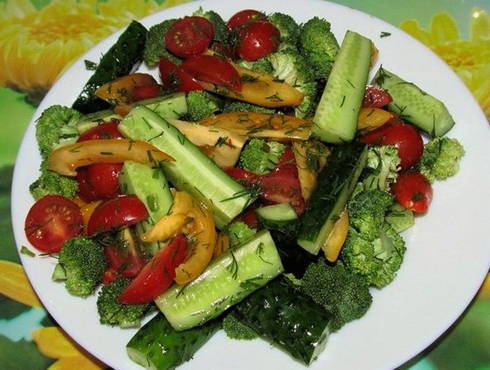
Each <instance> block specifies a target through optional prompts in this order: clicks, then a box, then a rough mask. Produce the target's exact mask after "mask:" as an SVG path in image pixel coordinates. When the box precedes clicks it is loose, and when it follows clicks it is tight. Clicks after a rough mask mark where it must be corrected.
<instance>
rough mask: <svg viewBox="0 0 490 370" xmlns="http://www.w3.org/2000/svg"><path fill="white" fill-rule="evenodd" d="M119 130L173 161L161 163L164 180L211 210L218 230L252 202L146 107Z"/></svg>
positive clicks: (130, 117)
mask: <svg viewBox="0 0 490 370" xmlns="http://www.w3.org/2000/svg"><path fill="white" fill-rule="evenodd" d="M119 130H120V131H121V132H122V133H123V134H124V135H125V136H127V137H129V138H131V139H133V140H143V141H147V142H149V143H151V144H152V145H154V146H155V147H156V148H157V149H159V150H161V151H162V152H165V153H167V154H168V155H170V156H172V157H173V158H174V161H171V162H161V167H162V169H163V171H164V173H165V176H166V177H167V179H168V180H169V181H170V182H171V183H172V184H173V185H174V186H175V187H176V188H177V189H179V190H185V191H187V192H188V193H190V194H191V195H192V196H193V197H194V198H196V199H198V200H200V201H202V202H203V203H205V204H206V206H207V207H208V208H209V209H210V210H211V212H212V213H213V216H214V220H215V222H216V226H218V228H223V227H224V226H226V225H227V224H228V223H229V222H230V221H231V220H232V219H234V218H235V217H236V216H238V215H239V214H240V213H241V212H242V211H243V210H244V209H245V208H246V207H247V206H248V205H249V204H250V203H251V202H252V201H253V199H252V198H251V195H250V192H248V191H247V189H245V188H244V187H243V186H242V185H241V184H239V183H238V182H236V181H235V180H233V179H232V178H231V177H230V176H228V175H227V174H226V173H225V172H224V171H223V170H222V169H221V168H219V167H218V166H217V165H216V164H215V163H214V162H213V160H211V159H210V158H209V157H207V156H206V155H205V154H204V153H202V152H201V150H200V149H199V148H198V147H197V146H196V145H194V144H193V143H192V142H190V141H189V140H188V139H187V138H186V137H185V135H183V134H182V133H181V132H180V131H179V130H178V129H177V128H175V127H174V126H173V125H171V124H170V123H169V122H167V121H166V120H165V119H164V118H162V117H160V116H159V115H158V114H156V113H155V112H153V111H152V110H150V109H148V108H146V107H145V106H140V107H137V108H134V109H133V110H131V112H130V113H129V114H128V115H127V116H126V117H125V118H124V120H122V121H121V123H120V124H119Z"/></svg>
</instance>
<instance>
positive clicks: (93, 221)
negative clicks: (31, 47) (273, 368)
mask: <svg viewBox="0 0 490 370" xmlns="http://www.w3.org/2000/svg"><path fill="white" fill-rule="evenodd" d="M377 55H378V50H377V49H376V46H375V45H374V43H373V42H372V41H371V40H370V39H368V38H366V37H364V36H362V35H360V34H358V33H356V32H354V31H347V32H346V34H345V36H344V38H343V39H342V40H337V39H336V37H335V36H334V34H333V33H332V32H331V30H330V23H329V22H328V21H327V20H326V19H323V18H319V17H314V18H311V19H310V20H308V21H307V22H305V23H302V24H298V23H297V22H296V21H295V20H294V19H293V18H292V17H291V16H290V15H287V14H283V13H278V12H276V13H272V14H266V13H263V12H260V11H258V10H252V9H245V10H242V11H239V12H238V13H236V14H234V15H233V16H232V17H231V18H230V19H228V20H227V21H225V20H223V19H222V17H221V16H220V15H219V14H217V13H216V12H214V11H211V10H203V9H199V10H198V11H196V12H195V13H194V14H191V15H189V16H186V17H183V18H178V19H166V20H163V21H162V22H161V23H159V24H156V25H154V26H152V27H151V28H149V29H148V30H147V29H146V28H145V27H144V26H143V25H142V24H140V23H138V22H136V21H133V22H132V23H131V24H130V25H129V26H128V27H127V29H126V30H125V31H124V32H123V33H122V34H121V36H120V37H119V39H118V40H117V42H116V43H115V44H114V45H113V46H112V47H111V48H110V49H109V50H108V51H107V52H106V53H105V54H104V55H103V57H102V58H101V60H100V61H99V62H98V63H97V64H96V66H95V67H94V72H93V74H92V76H91V77H90V79H89V80H88V81H87V83H86V84H85V85H84V86H81V92H80V94H79V96H78V98H77V99H76V101H75V102H74V103H73V105H72V106H71V107H66V106H61V105H54V106H51V107H49V108H47V109H46V110H44V112H43V113H42V114H41V116H40V117H39V119H38V121H37V123H36V138H37V141H38V146H39V150H40V153H41V157H42V163H41V168H40V175H39V178H38V179H37V180H36V181H35V182H34V183H32V185H31V186H30V191H31V194H32V196H33V198H34V199H35V203H34V204H33V205H32V207H31V208H30V210H29V212H28V214H27V215H26V218H25V234H26V237H27V239H28V240H29V242H30V243H31V244H32V246H33V247H35V248H36V249H37V250H39V251H40V252H41V253H43V254H47V255H49V256H51V257H53V258H57V263H56V267H55V268H54V271H53V274H52V279H53V280H54V281H56V282H59V283H61V284H64V285H65V287H66V290H67V291H68V294H71V295H73V296H77V297H82V298H85V297H88V296H91V295H94V294H95V295H97V311H98V314H99V318H100V323H101V324H102V325H110V326H118V327H121V328H130V327H139V326H140V325H141V322H142V320H145V319H146V318H148V317H150V316H151V315H154V316H153V317H152V318H151V319H150V320H149V321H147V322H146V323H145V324H144V325H143V326H142V327H141V328H140V329H139V330H138V332H137V333H136V334H135V335H134V337H133V338H132V339H131V340H130V341H129V343H128V344H127V353H128V356H129V357H130V358H131V359H132V360H133V361H135V362H136V363H138V364H140V365H142V366H144V367H147V368H156V369H168V368H174V367H176V366H178V365H180V364H182V363H183V362H185V361H187V360H188V359H190V358H191V357H192V356H193V355H194V353H195V352H196V351H197V350H198V349H199V348H200V347H201V346H203V345H204V344H205V343H206V341H207V340H208V339H209V338H211V336H212V335H213V334H214V333H215V332H216V331H218V330H220V329H224V331H225V332H226V334H227V336H228V337H229V338H231V339H235V340H249V339H254V338H257V337H260V338H263V339H265V340H267V341H269V342H270V343H273V344H274V345H275V346H277V347H278V348H280V349H282V350H284V351H286V352H287V353H289V354H290V355H291V356H292V358H294V359H295V360H297V361H299V362H301V363H303V364H305V365H309V364H311V363H312V362H313V361H314V360H315V359H316V358H317V357H318V356H319V355H320V353H321V352H322V351H323V349H324V348H325V344H326V341H327V337H328V336H329V334H330V333H332V332H336V331H338V330H341V328H342V327H343V326H344V325H345V324H347V323H348V322H350V321H353V320H357V319H360V318H361V317H362V316H363V315H364V314H365V313H366V312H367V311H368V310H369V308H370V305H371V303H372V296H371V289H382V288H383V287H385V286H386V285H388V284H390V283H391V282H392V281H393V280H394V279H395V278H396V273H397V271H398V269H399V268H400V266H401V264H402V262H403V258H404V253H405V250H406V247H405V242H404V240H403V236H402V235H401V233H402V232H403V231H405V230H407V229H408V228H410V227H412V226H413V225H414V223H415V220H416V218H417V217H418V216H420V215H423V214H425V213H427V212H430V203H431V200H432V186H431V184H432V183H433V182H434V181H440V180H445V179H446V178H448V177H450V176H453V175H455V174H456V173H457V171H458V169H459V160H460V159H461V157H462V156H463V155H464V149H463V147H462V146H461V144H460V143H459V142H458V141H457V140H456V139H454V138H449V137H447V136H445V135H446V133H448V132H449V131H450V130H451V128H452V127H453V125H454V120H453V119H452V117H451V115H450V114H449V112H448V110H447V108H446V107H445V105H444V104H443V103H442V102H441V101H440V100H438V99H437V98H436V97H434V96H431V95H430V94H428V93H427V92H424V91H423V90H422V89H421V88H419V87H418V86H416V85H414V84H413V83H410V82H408V81H405V80H404V79H403V76H397V75H396V74H394V73H392V72H390V71H389V70H388V69H386V68H384V67H382V66H381V67H380V68H379V69H378V71H377V72H376V73H375V77H374V79H373V80H372V81H369V82H368V75H369V72H370V69H371V67H372V66H373V65H374V63H375V60H376V58H377ZM141 62H143V63H144V64H145V65H146V67H147V68H148V69H150V71H156V70H157V71H158V72H159V73H158V77H155V76H154V75H155V73H153V74H152V73H145V72H143V71H142V70H137V67H138V65H139V64H140V63H141ZM93 64H94V63H88V62H87V67H93ZM114 330H116V329H114Z"/></svg>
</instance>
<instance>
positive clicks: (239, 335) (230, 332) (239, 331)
mask: <svg viewBox="0 0 490 370" xmlns="http://www.w3.org/2000/svg"><path fill="white" fill-rule="evenodd" d="M223 330H224V331H225V333H226V335H227V336H228V338H231V339H242V340H250V339H255V338H258V335H257V333H256V332H255V331H253V329H251V328H250V327H248V326H247V325H245V324H243V323H242V322H241V321H240V320H238V319H237V318H236V316H235V315H234V314H233V312H230V313H229V314H228V315H226V316H225V318H224V319H223Z"/></svg>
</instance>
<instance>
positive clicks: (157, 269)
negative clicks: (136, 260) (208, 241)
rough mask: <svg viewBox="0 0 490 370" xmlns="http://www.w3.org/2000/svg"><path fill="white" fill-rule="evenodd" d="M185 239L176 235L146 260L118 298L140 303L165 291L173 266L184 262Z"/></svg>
mask: <svg viewBox="0 0 490 370" xmlns="http://www.w3.org/2000/svg"><path fill="white" fill-rule="evenodd" d="M186 250H187V240H186V238H185V237H184V235H182V234H180V235H178V236H176V237H175V238H174V239H173V240H172V241H171V242H170V244H168V245H167V246H166V247H164V248H162V249H161V250H160V251H159V252H158V253H157V254H155V256H154V257H153V258H152V259H151V261H150V262H148V263H147V264H146V265H145V267H143V269H142V270H141V272H140V273H139V274H138V276H136V278H135V279H134V280H133V281H132V282H131V284H129V286H128V287H127V288H126V289H125V290H124V291H123V292H122V294H121V295H120V296H119V298H118V300H119V302H121V303H124V304H140V303H147V302H151V301H153V300H154V299H155V298H156V297H158V296H159V295H160V294H162V293H163V292H165V291H166V290H167V289H168V288H169V287H170V285H172V282H173V280H174V278H175V268H176V267H177V266H179V265H180V264H181V263H182V262H184V259H185V256H186Z"/></svg>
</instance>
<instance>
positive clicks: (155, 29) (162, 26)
mask: <svg viewBox="0 0 490 370" xmlns="http://www.w3.org/2000/svg"><path fill="white" fill-rule="evenodd" d="M174 22H175V19H167V20H165V21H163V22H161V23H158V24H156V25H154V26H152V27H150V29H149V30H148V34H147V35H146V42H145V49H144V50H143V60H144V62H145V64H146V65H147V66H148V67H155V66H156V65H158V62H159V61H160V57H162V56H163V57H165V58H167V59H169V60H170V61H172V62H174V63H175V64H180V63H181V61H180V59H179V58H177V57H176V56H175V55H173V54H171V53H170V52H169V51H168V50H167V48H166V47H165V33H166V32H167V31H168V29H169V28H170V26H171V25H172V24H173V23H174Z"/></svg>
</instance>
